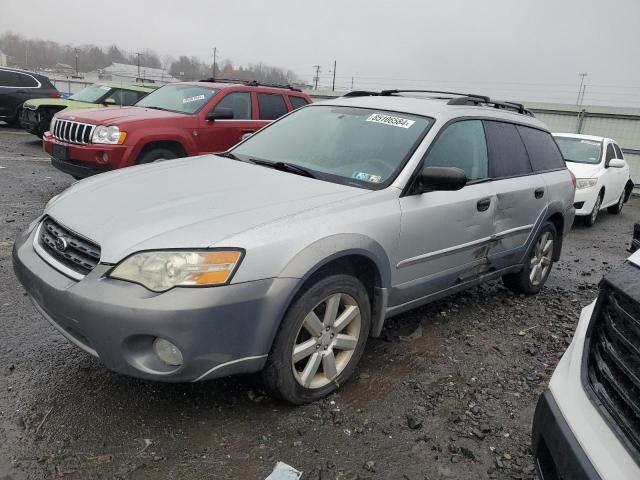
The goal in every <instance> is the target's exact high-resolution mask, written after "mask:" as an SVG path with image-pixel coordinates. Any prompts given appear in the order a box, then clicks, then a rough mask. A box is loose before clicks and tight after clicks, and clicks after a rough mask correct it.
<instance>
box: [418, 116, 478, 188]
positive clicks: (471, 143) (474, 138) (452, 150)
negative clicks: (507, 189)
mask: <svg viewBox="0 0 640 480" xmlns="http://www.w3.org/2000/svg"><path fill="white" fill-rule="evenodd" d="M425 165H427V166H431V167H436V166H437V167H457V168H460V169H462V170H464V172H465V173H466V174H467V179H468V180H479V179H482V178H487V176H488V173H489V162H488V160H487V142H486V140H485V137H484V128H483V127H482V121H480V120H463V121H461V122H456V123H454V124H452V125H449V126H448V127H446V128H445V130H444V131H443V132H442V133H441V134H440V136H439V137H438V138H437V139H436V141H435V143H434V144H433V147H431V150H429V153H427V157H426V159H425Z"/></svg>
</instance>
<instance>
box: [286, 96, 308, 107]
mask: <svg viewBox="0 0 640 480" xmlns="http://www.w3.org/2000/svg"><path fill="white" fill-rule="evenodd" d="M289 101H290V102H291V106H292V107H293V109H294V110H295V109H296V108H300V107H304V106H305V105H306V104H307V101H306V100H305V99H304V98H302V97H291V96H290V97H289Z"/></svg>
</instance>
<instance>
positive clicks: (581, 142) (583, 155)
mask: <svg viewBox="0 0 640 480" xmlns="http://www.w3.org/2000/svg"><path fill="white" fill-rule="evenodd" d="M555 139H556V142H557V143H558V147H560V151H561V152H562V156H563V157H564V159H565V160H566V161H567V162H576V163H590V164H593V165H595V164H597V163H600V159H601V157H602V142H598V141H595V140H585V139H583V138H571V137H555Z"/></svg>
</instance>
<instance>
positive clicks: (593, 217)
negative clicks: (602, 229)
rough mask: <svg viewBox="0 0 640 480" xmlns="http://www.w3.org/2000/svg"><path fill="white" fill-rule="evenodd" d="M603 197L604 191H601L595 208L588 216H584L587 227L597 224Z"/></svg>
mask: <svg viewBox="0 0 640 480" xmlns="http://www.w3.org/2000/svg"><path fill="white" fill-rule="evenodd" d="M602 197H604V192H603V191H600V193H599V194H598V198H596V203H595V204H594V205H593V210H591V213H590V214H589V215H588V216H586V217H584V224H585V225H586V226H587V227H593V226H594V225H595V223H596V219H597V218H598V213H600V207H601V206H602Z"/></svg>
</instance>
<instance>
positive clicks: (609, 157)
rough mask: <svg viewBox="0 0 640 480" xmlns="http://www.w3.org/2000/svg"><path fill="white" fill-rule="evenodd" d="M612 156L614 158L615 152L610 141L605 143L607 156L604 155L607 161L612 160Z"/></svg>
mask: <svg viewBox="0 0 640 480" xmlns="http://www.w3.org/2000/svg"><path fill="white" fill-rule="evenodd" d="M614 158H616V152H615V150H614V149H613V143H610V144H609V145H607V156H606V157H605V161H607V162H608V161H609V160H613V159H614Z"/></svg>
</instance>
